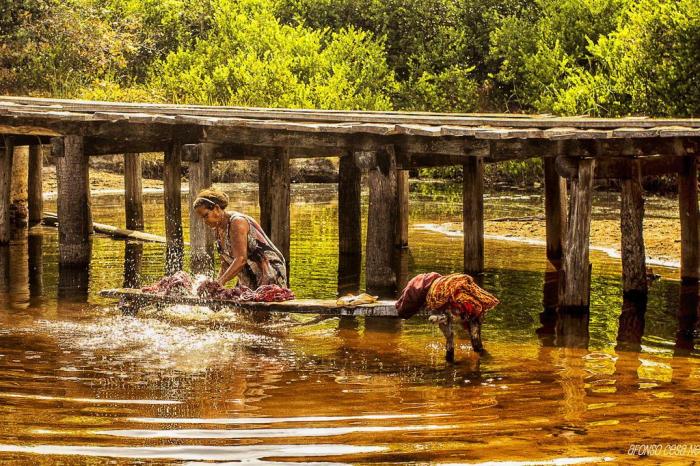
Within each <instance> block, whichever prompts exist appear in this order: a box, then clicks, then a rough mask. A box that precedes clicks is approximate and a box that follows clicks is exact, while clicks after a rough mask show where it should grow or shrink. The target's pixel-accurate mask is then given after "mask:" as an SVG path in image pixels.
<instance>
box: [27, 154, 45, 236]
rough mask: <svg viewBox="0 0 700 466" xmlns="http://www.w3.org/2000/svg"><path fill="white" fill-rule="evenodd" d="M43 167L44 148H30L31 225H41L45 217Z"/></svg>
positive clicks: (29, 196) (28, 189)
mask: <svg viewBox="0 0 700 466" xmlns="http://www.w3.org/2000/svg"><path fill="white" fill-rule="evenodd" d="M43 167H44V151H43V146H40V145H37V144H34V145H31V146H29V181H28V187H27V191H28V193H27V194H28V196H27V197H28V198H27V202H28V204H29V225H36V224H37V223H41V219H42V217H43V216H44V196H43V193H44V188H43V185H42V179H43V174H42V171H43Z"/></svg>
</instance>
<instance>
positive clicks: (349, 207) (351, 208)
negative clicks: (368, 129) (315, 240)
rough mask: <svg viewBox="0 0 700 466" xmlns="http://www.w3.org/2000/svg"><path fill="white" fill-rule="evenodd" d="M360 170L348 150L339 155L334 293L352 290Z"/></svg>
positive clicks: (356, 275)
mask: <svg viewBox="0 0 700 466" xmlns="http://www.w3.org/2000/svg"><path fill="white" fill-rule="evenodd" d="M361 193H362V172H361V171H360V169H359V167H358V166H357V162H356V160H355V157H354V154H353V152H352V151H348V152H346V153H344V154H343V155H342V156H341V157H340V166H339V172H338V293H340V294H341V295H342V294H345V293H346V292H350V293H356V292H358V291H359V287H360V267H361V262H362V205H361V202H362V201H361Z"/></svg>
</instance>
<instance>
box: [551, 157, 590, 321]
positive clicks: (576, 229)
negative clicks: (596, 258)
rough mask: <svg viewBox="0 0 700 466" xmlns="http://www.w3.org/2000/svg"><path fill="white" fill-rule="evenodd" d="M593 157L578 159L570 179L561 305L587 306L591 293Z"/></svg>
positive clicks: (563, 306)
mask: <svg viewBox="0 0 700 466" xmlns="http://www.w3.org/2000/svg"><path fill="white" fill-rule="evenodd" d="M594 169H595V160H594V159H581V160H579V162H578V176H577V177H576V178H574V179H572V180H571V199H570V200H569V221H568V228H567V231H566V241H565V242H564V254H563V260H562V270H563V274H564V276H563V280H562V289H561V291H560V294H559V305H560V307H561V308H587V307H588V305H589V295H590V286H591V280H590V272H589V262H588V261H589V259H588V256H589V255H588V253H589V237H590V230H591V208H592V199H593V172H594Z"/></svg>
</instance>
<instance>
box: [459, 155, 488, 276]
mask: <svg viewBox="0 0 700 466" xmlns="http://www.w3.org/2000/svg"><path fill="white" fill-rule="evenodd" d="M462 172H463V184H462V222H463V230H464V272H465V273H467V274H470V275H478V274H480V273H483V271H484V160H483V158H482V157H469V158H468V159H467V160H466V162H465V163H464V164H463V166H462Z"/></svg>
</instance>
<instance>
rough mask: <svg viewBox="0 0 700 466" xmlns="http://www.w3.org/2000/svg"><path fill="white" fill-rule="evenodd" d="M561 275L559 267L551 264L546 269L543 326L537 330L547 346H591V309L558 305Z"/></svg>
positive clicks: (541, 321)
mask: <svg viewBox="0 0 700 466" xmlns="http://www.w3.org/2000/svg"><path fill="white" fill-rule="evenodd" d="M561 277H562V275H561V273H560V272H559V270H557V269H556V268H554V267H553V266H551V265H549V266H548V268H547V270H546V271H545V274H544V285H543V287H542V293H543V298H542V306H543V310H542V312H541V313H540V315H539V319H540V324H541V326H540V327H539V328H538V329H537V330H536V333H537V336H538V338H539V339H540V342H541V343H542V344H543V345H545V346H561V347H566V348H588V343H589V340H590V334H589V327H588V324H589V320H590V311H589V310H588V309H568V308H560V307H559V306H558V294H559V288H560V286H561Z"/></svg>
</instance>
